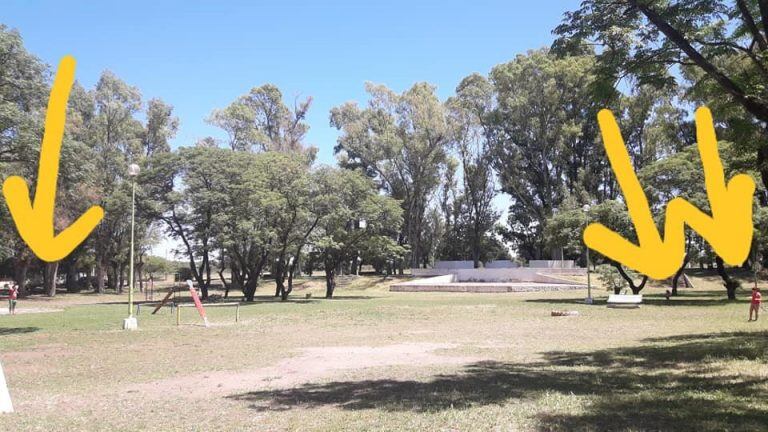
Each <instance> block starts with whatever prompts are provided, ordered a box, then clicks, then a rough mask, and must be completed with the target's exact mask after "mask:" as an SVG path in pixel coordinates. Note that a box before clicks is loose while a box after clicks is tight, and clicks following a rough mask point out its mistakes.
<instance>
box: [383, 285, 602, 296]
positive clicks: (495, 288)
mask: <svg viewBox="0 0 768 432" xmlns="http://www.w3.org/2000/svg"><path fill="white" fill-rule="evenodd" d="M586 288H587V287H586V285H579V284H548V283H536V282H450V283H436V284H413V283H408V282H404V283H399V284H395V285H392V286H390V287H389V290H390V291H394V292H471V293H507V292H539V291H569V290H584V289H586Z"/></svg>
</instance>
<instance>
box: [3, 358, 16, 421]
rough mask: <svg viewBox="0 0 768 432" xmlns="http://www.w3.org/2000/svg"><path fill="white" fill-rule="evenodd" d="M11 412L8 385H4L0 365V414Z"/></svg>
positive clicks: (11, 405) (11, 406)
mask: <svg viewBox="0 0 768 432" xmlns="http://www.w3.org/2000/svg"><path fill="white" fill-rule="evenodd" d="M12 412H13V404H12V403H11V394H10V393H8V385H6V383H5V373H4V372H3V365H2V364H0V414H2V413H12Z"/></svg>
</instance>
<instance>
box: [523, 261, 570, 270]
mask: <svg viewBox="0 0 768 432" xmlns="http://www.w3.org/2000/svg"><path fill="white" fill-rule="evenodd" d="M528 267H530V268H574V267H576V264H575V263H574V262H573V260H530V261H528Z"/></svg>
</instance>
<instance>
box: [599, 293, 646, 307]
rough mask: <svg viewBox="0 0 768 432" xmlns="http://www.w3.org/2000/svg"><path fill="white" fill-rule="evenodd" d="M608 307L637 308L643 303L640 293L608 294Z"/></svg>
mask: <svg viewBox="0 0 768 432" xmlns="http://www.w3.org/2000/svg"><path fill="white" fill-rule="evenodd" d="M607 303H608V307H609V308H627V309H633V308H639V307H640V304H641V303H643V295H642V294H611V295H609V296H608V302H607Z"/></svg>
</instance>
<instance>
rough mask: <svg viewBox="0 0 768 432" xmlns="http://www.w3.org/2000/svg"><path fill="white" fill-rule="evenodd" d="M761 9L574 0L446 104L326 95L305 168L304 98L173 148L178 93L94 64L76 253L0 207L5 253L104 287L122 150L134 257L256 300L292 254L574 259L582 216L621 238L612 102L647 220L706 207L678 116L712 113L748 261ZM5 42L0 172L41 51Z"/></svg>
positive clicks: (117, 254) (691, 249) (122, 208)
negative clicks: (325, 124) (86, 216)
mask: <svg viewBox="0 0 768 432" xmlns="http://www.w3.org/2000/svg"><path fill="white" fill-rule="evenodd" d="M766 23H768V5H767V4H764V2H762V1H746V0H745V1H735V2H732V1H713V0H677V1H665V2H662V1H657V0H653V1H651V0H646V1H643V0H626V1H613V0H612V1H605V0H587V1H585V2H583V3H582V5H581V6H580V8H579V9H578V10H575V11H572V12H569V13H567V14H566V15H565V16H564V18H563V21H562V23H561V24H560V25H559V26H558V27H557V28H556V29H554V34H555V35H556V39H555V41H554V43H553V44H552V46H551V47H545V48H538V49H534V50H531V51H528V52H527V53H524V54H520V55H517V56H516V57H515V58H513V59H512V60H510V61H508V62H505V63H502V64H499V65H497V66H496V67H494V68H493V69H492V70H491V71H489V72H487V73H475V74H472V75H470V76H467V77H466V78H464V79H463V80H461V81H460V82H459V83H458V85H457V86H456V88H455V91H454V92H453V94H452V96H450V97H449V98H447V99H446V100H441V99H440V98H439V97H438V95H437V89H436V88H435V87H434V86H432V85H430V84H429V83H426V82H420V83H416V84H414V85H413V86H412V87H410V88H408V89H406V90H404V91H402V92H397V91H394V90H392V89H390V88H388V87H386V86H384V85H377V84H367V85H366V91H367V93H368V98H367V101H364V102H362V103H358V102H348V103H345V104H342V105H340V106H337V107H335V108H333V109H332V110H331V112H330V115H329V121H330V125H331V126H332V127H334V128H336V129H338V130H339V132H340V136H339V138H338V140H337V143H336V146H335V148H334V151H335V153H336V157H337V160H338V164H337V166H333V167H332V166H324V165H322V164H318V163H317V161H316V153H317V149H316V148H315V147H313V146H311V145H309V143H307V140H306V133H307V131H308V129H309V125H308V124H307V123H306V120H305V119H306V114H307V112H308V111H309V110H310V109H311V107H312V99H311V98H307V99H305V100H296V101H294V102H293V104H292V105H289V104H287V103H286V102H285V100H284V97H283V95H282V93H281V92H280V90H279V89H278V88H277V87H275V86H273V85H271V84H265V85H261V86H259V87H255V88H253V89H252V90H250V91H249V92H248V93H246V94H244V95H243V96H241V97H239V98H237V99H236V100H235V101H233V102H232V103H231V104H229V105H228V106H226V107H223V108H221V109H214V110H213V111H212V113H211V114H210V116H209V117H208V119H207V121H208V122H209V123H210V124H212V125H214V126H216V127H218V128H220V129H221V130H222V131H223V132H224V133H223V135H224V136H226V138H224V139H215V138H212V137H205V138H202V139H200V140H199V141H197V142H195V143H184V144H183V145H182V146H181V147H178V148H176V149H172V148H171V146H170V145H169V143H170V141H171V140H172V139H173V138H174V137H175V134H176V132H177V130H178V128H179V124H180V122H179V120H178V118H177V117H176V116H175V115H174V112H173V107H172V106H171V105H169V104H167V103H165V102H163V101H162V100H160V99H156V98H154V99H150V100H148V101H145V100H143V98H142V95H141V93H140V91H139V90H138V89H136V88H135V87H133V86H130V85H129V84H127V83H125V82H123V81H122V80H121V79H119V78H118V77H116V76H115V75H114V74H112V73H110V72H104V73H103V74H102V76H101V78H100V79H99V81H98V82H97V83H96V85H95V86H94V88H92V89H86V88H83V87H82V86H80V85H76V86H75V88H74V89H73V92H72V96H71V98H70V102H69V103H70V107H69V112H68V117H67V132H66V136H65V143H64V146H63V153H62V162H61V174H60V188H59V192H58V193H59V196H58V201H57V202H58V205H57V215H56V224H57V226H60V227H61V226H65V225H66V224H68V223H69V222H71V220H72V218H73V217H75V216H76V215H78V214H80V213H81V212H82V211H83V210H84V208H86V207H87V206H89V205H92V204H93V203H98V204H100V205H102V206H103V207H104V208H105V211H106V217H105V219H104V220H103V222H102V223H101V224H100V225H99V227H98V228H97V229H96V230H95V231H94V233H93V234H92V235H91V236H90V237H89V239H88V240H87V241H86V242H85V243H83V244H82V245H81V246H80V247H79V248H78V249H77V250H76V251H75V252H74V253H73V254H72V255H71V256H69V257H68V258H66V259H65V260H63V261H62V262H59V263H40V262H38V261H37V260H36V259H35V258H34V257H33V256H32V254H31V253H30V252H29V250H28V249H27V248H26V246H25V245H24V244H23V242H21V241H20V239H19V238H18V236H17V235H16V233H15V230H13V229H12V227H13V226H12V224H11V223H10V218H9V215H8V211H7V208H6V207H5V206H3V207H2V210H1V211H2V214H0V217H2V218H3V220H4V222H6V223H4V224H3V228H2V229H1V230H0V235H2V236H3V240H4V241H3V247H2V254H3V256H2V258H4V260H5V261H4V263H5V264H4V266H5V267H6V270H7V271H12V272H13V275H14V277H15V279H17V280H18V281H19V282H20V285H21V286H22V287H23V286H24V282H25V281H26V280H28V279H29V276H28V274H27V273H28V272H29V271H34V272H37V273H38V274H40V275H41V278H42V279H43V283H44V286H45V287H46V289H47V290H48V292H50V293H51V294H53V293H54V292H55V280H56V275H57V272H61V271H63V272H64V273H65V274H66V286H67V288H68V289H70V290H76V289H79V288H80V287H81V286H80V285H81V284H79V283H78V281H77V275H78V274H81V273H88V274H93V275H94V277H93V280H92V281H88V283H89V284H92V285H93V286H94V289H96V290H97V291H99V292H103V291H104V290H106V289H114V290H118V291H119V290H121V289H122V287H123V286H124V283H125V276H124V275H125V274H126V271H127V265H128V264H127V256H128V241H127V236H126V235H127V232H128V229H129V225H128V221H129V220H128V217H127V215H128V214H129V207H130V194H129V191H130V184H131V179H130V178H128V176H127V166H128V164H130V163H138V164H139V165H140V166H141V167H142V171H141V174H140V176H139V177H138V179H137V184H138V187H137V217H138V219H137V220H138V224H137V227H138V231H137V233H138V235H137V238H138V239H139V241H138V247H137V254H138V257H139V258H138V261H137V267H136V270H137V271H138V272H139V273H140V274H141V271H142V266H143V265H144V263H145V259H144V258H146V257H147V255H148V251H149V250H150V248H151V246H152V245H153V244H154V243H155V242H156V241H157V239H158V238H160V237H162V236H170V237H172V238H174V239H175V240H177V242H178V243H179V244H180V245H181V248H180V250H179V255H180V256H181V257H183V258H184V260H185V261H186V262H187V263H188V266H189V270H190V273H191V275H192V276H193V278H194V279H195V280H196V281H197V283H198V284H199V286H200V287H201V288H202V290H203V295H204V296H205V295H207V290H208V288H209V287H210V285H211V284H212V283H218V282H221V283H222V284H223V285H224V286H225V289H226V290H227V291H229V290H235V291H239V292H242V293H243V295H244V296H245V297H246V298H247V299H253V296H254V294H255V292H256V288H257V286H259V281H260V278H261V277H262V276H263V275H264V274H265V273H266V272H269V274H270V275H271V277H272V278H273V279H274V285H275V292H274V294H275V295H277V296H281V297H283V298H286V297H287V296H288V295H289V294H290V292H291V290H292V288H293V278H294V276H295V275H296V272H297V271H299V270H301V269H304V270H305V271H306V270H309V271H311V270H312V269H318V270H322V271H323V272H324V273H325V277H326V286H327V295H328V296H329V297H330V296H332V295H333V290H334V288H335V280H336V277H337V276H338V274H339V273H340V272H345V271H346V272H352V273H353V272H354V268H355V267H357V268H358V269H359V266H360V265H361V264H362V263H366V264H371V265H373V266H374V267H375V268H376V269H377V270H378V271H382V272H383V271H393V270H395V269H396V270H399V271H401V272H402V270H403V269H404V268H407V267H414V268H415V267H422V266H427V265H429V264H430V263H432V262H434V261H435V260H437V259H468V260H472V261H473V262H474V263H475V266H479V265H481V263H483V262H487V261H491V260H494V259H501V258H508V257H509V256H508V252H507V250H508V249H512V250H514V251H515V254H516V255H517V257H518V259H520V260H523V261H525V260H530V259H547V258H553V257H555V258H569V259H576V260H579V261H580V262H582V263H584V247H583V244H582V242H581V238H580V232H581V229H582V228H583V226H584V225H585V224H586V223H588V222H591V221H600V222H602V223H604V224H606V225H607V226H609V227H611V228H612V229H614V230H617V231H619V232H621V233H623V234H624V235H625V236H627V237H628V238H631V237H632V236H633V235H634V233H633V227H632V224H631V221H629V219H628V216H627V213H626V208H625V206H624V204H623V200H622V197H621V191H620V190H619V188H618V185H617V184H616V181H615V178H614V177H613V174H612V172H611V170H610V166H609V165H608V161H607V158H606V157H605V154H604V151H603V148H602V143H601V139H600V135H599V130H598V129H597V122H596V115H597V112H598V111H599V110H600V109H602V108H609V109H611V110H612V111H613V112H614V114H615V115H616V117H617V120H618V121H619V124H620V127H621V130H622V134H623V136H624V138H625V141H626V143H627V147H628V150H629V153H630V156H631V158H632V163H633V165H634V167H635V169H636V171H637V172H638V175H639V177H640V179H641V182H642V184H643V185H644V187H645V188H646V193H647V195H648V196H649V199H650V201H651V204H652V207H653V208H654V210H655V214H657V215H663V206H664V205H665V204H666V202H667V201H668V200H669V199H670V198H671V197H673V196H683V197H685V198H686V199H688V200H689V201H691V202H692V203H694V204H696V205H698V206H699V207H700V208H702V209H703V210H706V208H707V204H708V203H707V200H706V193H705V190H704V188H703V179H702V178H701V170H700V168H699V162H698V154H697V152H696V151H695V147H694V146H693V145H694V144H695V143H694V139H695V138H694V126H693V124H692V116H691V113H692V110H693V109H694V108H695V107H696V106H699V105H704V104H706V105H707V106H709V107H710V108H711V109H712V111H713V114H714V117H715V119H716V120H717V124H716V128H717V131H718V136H719V137H720V138H721V139H722V141H721V143H720V147H721V155H722V157H723V161H724V164H725V166H726V171H727V174H728V173H732V172H736V171H739V172H748V173H750V174H752V175H753V176H754V177H755V178H756V179H758V191H757V193H756V196H755V212H754V214H755V227H756V232H755V233H756V236H755V242H754V245H753V254H751V257H750V260H749V261H748V262H747V263H745V265H746V266H752V267H755V266H759V265H761V264H762V262H763V261H764V258H763V256H762V254H761V251H762V250H764V249H765V246H766V236H765V234H764V232H765V230H764V229H762V228H764V227H766V223H767V222H768V218H767V217H766V215H768V213H767V212H766V211H765V208H766V206H767V205H768V195H766V185H768V168H766V167H767V166H768V162H766V158H767V157H768V140H766V121H768V108H766V107H768V95H766V90H765V89H766V86H765V84H764V82H765V79H766V78H767V77H768V72H766V71H768V65H766V60H765V58H766V56H765V55H764V51H765V50H766V49H767V48H768V42H767V41H768V25H766ZM0 57H1V58H2V61H0V170H2V172H3V174H4V175H6V176H7V175H10V174H18V175H22V176H23V177H24V178H27V179H29V180H30V181H33V180H34V175H35V170H36V163H37V151H38V150H39V143H40V138H41V136H42V113H43V110H44V108H45V103H46V100H47V92H48V88H49V82H50V74H51V72H50V68H49V67H47V66H46V65H44V64H43V63H42V62H41V61H40V60H39V59H37V58H36V57H35V56H34V55H32V54H30V53H28V52H27V51H26V50H25V49H24V47H23V43H22V40H21V37H20V35H19V34H18V33H17V32H15V31H13V30H10V29H8V28H5V27H3V28H2V29H0ZM499 194H504V196H506V197H507V199H508V200H509V207H508V209H507V212H506V220H500V216H501V215H500V213H499V212H498V211H497V210H496V208H495V206H494V199H495V198H496V197H497V195H499ZM585 205H587V206H588V210H586V211H585V210H584V208H585ZM662 222H663V221H662V220H659V224H661V223H662ZM595 255H597V254H595ZM595 261H596V262H597V263H605V264H607V265H610V266H612V267H613V268H615V270H616V271H617V273H618V274H619V275H620V276H621V277H622V278H624V279H625V280H626V281H627V283H628V284H629V286H630V288H632V289H633V291H636V292H639V291H640V290H641V289H642V287H643V286H644V284H645V279H643V278H640V277H638V276H637V275H634V274H633V273H632V272H631V271H629V269H625V268H623V267H622V266H621V265H619V264H618V263H615V262H610V261H609V260H607V259H606V258H605V257H601V256H596V257H595ZM690 263H695V264H698V265H700V266H709V267H713V268H716V269H717V270H718V273H719V274H720V275H721V277H722V278H723V284H724V285H725V287H726V288H727V293H728V296H729V298H734V296H735V289H736V288H737V287H738V284H737V283H736V282H735V280H734V279H733V278H732V277H731V276H730V275H729V270H728V269H727V268H726V266H725V264H724V263H723V262H722V260H721V259H720V258H719V257H717V256H716V255H715V254H714V253H713V252H712V250H711V248H710V247H709V245H708V244H707V243H706V242H704V241H703V240H702V239H701V238H700V237H698V236H697V235H695V234H694V233H691V234H690V235H689V237H688V243H687V255H686V259H685V263H684V264H683V265H688V264H690ZM681 272H682V267H681ZM681 272H679V273H681ZM225 274H229V275H230V277H229V278H227V277H225ZM141 279H142V278H141V277H139V280H141ZM676 280H677V278H675V281H673V284H676ZM675 286H676V285H675ZM22 289H24V288H22Z"/></svg>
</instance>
